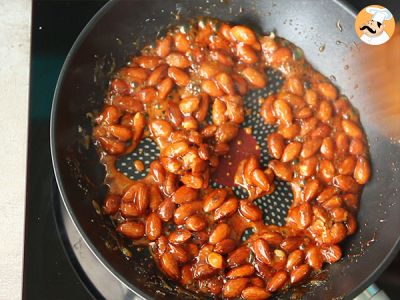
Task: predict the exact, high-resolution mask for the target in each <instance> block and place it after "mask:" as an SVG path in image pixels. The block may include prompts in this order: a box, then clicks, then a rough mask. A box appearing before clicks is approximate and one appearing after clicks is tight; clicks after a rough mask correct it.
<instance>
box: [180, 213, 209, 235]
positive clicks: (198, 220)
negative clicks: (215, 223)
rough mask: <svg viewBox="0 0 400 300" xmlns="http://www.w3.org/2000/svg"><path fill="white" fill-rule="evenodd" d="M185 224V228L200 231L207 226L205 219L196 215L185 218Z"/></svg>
mask: <svg viewBox="0 0 400 300" xmlns="http://www.w3.org/2000/svg"><path fill="white" fill-rule="evenodd" d="M185 224H186V228H187V229H189V230H192V231H201V230H203V229H204V228H205V227H206V226H207V223H206V221H205V220H204V219H203V218H202V217H200V216H197V215H194V216H190V217H189V218H187V219H186V222H185Z"/></svg>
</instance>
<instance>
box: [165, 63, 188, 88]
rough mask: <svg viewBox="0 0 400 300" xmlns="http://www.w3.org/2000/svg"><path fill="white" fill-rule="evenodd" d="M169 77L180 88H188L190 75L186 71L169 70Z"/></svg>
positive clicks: (173, 68) (171, 68)
mask: <svg viewBox="0 0 400 300" xmlns="http://www.w3.org/2000/svg"><path fill="white" fill-rule="evenodd" d="M168 76H169V77H170V78H172V79H173V80H174V81H175V83H176V84H177V85H178V86H182V87H184V86H187V85H188V84H189V81H190V77H189V75H188V74H186V73H185V71H183V70H181V69H179V68H176V67H170V68H168Z"/></svg>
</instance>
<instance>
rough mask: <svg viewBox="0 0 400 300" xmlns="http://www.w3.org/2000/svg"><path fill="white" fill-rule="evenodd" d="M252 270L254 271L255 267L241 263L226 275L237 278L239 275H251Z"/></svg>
mask: <svg viewBox="0 0 400 300" xmlns="http://www.w3.org/2000/svg"><path fill="white" fill-rule="evenodd" d="M254 271H255V269H254V267H253V266H252V265H250V264H246V265H242V266H239V267H236V268H233V269H232V270H230V271H229V272H228V273H227V274H226V277H227V278H229V279H235V278H239V277H248V276H251V275H253V273H254Z"/></svg>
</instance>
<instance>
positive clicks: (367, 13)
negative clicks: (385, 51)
mask: <svg viewBox="0 0 400 300" xmlns="http://www.w3.org/2000/svg"><path fill="white" fill-rule="evenodd" d="M357 23H358V24H357ZM387 25H389V26H387ZM355 26H356V31H357V34H358V36H359V37H360V39H361V40H362V41H363V42H364V43H366V44H369V45H381V44H383V43H385V42H387V41H388V40H389V39H390V37H391V35H392V34H393V31H394V18H393V16H392V14H391V13H390V11H389V10H388V9H386V8H384V7H381V6H378V5H373V6H367V7H366V8H364V9H363V10H362V11H361V12H360V13H359V14H358V16H357V18H356V24H355ZM388 27H390V28H388ZM391 27H393V28H391ZM387 28H388V29H389V30H387ZM390 29H392V30H390ZM387 31H389V32H387Z"/></svg>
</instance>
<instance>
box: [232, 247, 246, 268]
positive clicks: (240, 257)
mask: <svg viewBox="0 0 400 300" xmlns="http://www.w3.org/2000/svg"><path fill="white" fill-rule="evenodd" d="M249 256H250V249H249V248H247V247H246V246H241V247H239V248H237V249H236V250H235V251H233V252H232V253H230V254H229V256H228V259H227V264H228V266H229V267H230V268H233V267H237V266H240V265H243V264H245V263H247V262H248V259H249Z"/></svg>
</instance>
